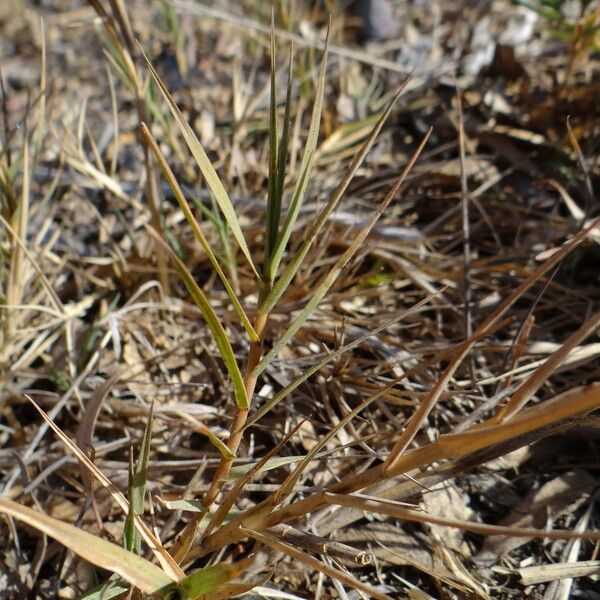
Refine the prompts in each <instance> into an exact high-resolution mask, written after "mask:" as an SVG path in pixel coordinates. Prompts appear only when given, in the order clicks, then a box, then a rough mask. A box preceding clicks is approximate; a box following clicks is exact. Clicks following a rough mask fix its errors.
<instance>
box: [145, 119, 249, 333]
mask: <svg viewBox="0 0 600 600" xmlns="http://www.w3.org/2000/svg"><path fill="white" fill-rule="evenodd" d="M140 129H141V131H142V135H143V136H144V138H145V139H146V142H147V143H148V145H149V146H150V149H151V150H152V152H153V153H154V156H155V157H156V159H157V160H158V164H159V165H160V167H161V169H162V171H163V174H164V176H165V178H166V180H167V182H168V183H169V186H170V187H171V190H173V194H174V195H175V199H176V200H177V202H178V204H179V207H180V208H181V210H182V212H183V214H184V215H185V218H186V219H187V222H188V223H189V224H190V226H191V228H192V230H193V232H194V235H195V236H196V239H197V240H198V242H199V243H200V246H202V249H203V250H204V252H205V253H206V256H207V257H208V260H209V261H210V264H211V265H212V266H213V268H214V270H215V271H216V272H217V275H218V276H219V279H220V280H221V282H222V283H223V286H224V287H225V289H226V290H227V294H228V295H229V299H230V300H231V303H232V305H233V308H234V309H235V312H236V313H237V314H238V316H239V318H240V321H241V323H242V325H243V327H244V329H245V330H246V333H247V334H248V337H249V338H250V340H251V341H257V340H258V336H257V335H256V331H254V327H252V323H250V320H249V319H248V316H247V315H246V312H245V311H244V309H243V308H242V305H241V304H240V301H239V300H238V297H237V295H236V293H235V291H234V289H233V287H232V286H231V284H230V283H229V279H228V278H227V275H225V273H224V272H223V269H222V268H221V265H220V264H219V261H218V260H217V257H216V256H215V254H214V252H213V251H212V248H211V247H210V244H209V243H208V240H207V239H206V237H205V236H204V233H202V229H201V228H200V224H199V223H198V221H197V220H196V218H195V217H194V214H193V213H192V211H191V210H190V207H189V205H188V203H187V201H186V199H185V196H184V194H183V191H182V189H181V187H180V185H179V183H178V182H177V179H176V178H175V175H174V174H173V171H171V168H170V167H169V165H168V164H167V161H166V159H165V157H164V155H163V153H162V151H161V150H160V147H159V146H158V144H157V143H156V140H155V139H154V136H153V135H152V133H151V132H150V130H149V129H148V126H147V125H146V124H145V123H142V124H141V125H140Z"/></svg>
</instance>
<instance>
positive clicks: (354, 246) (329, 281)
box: [255, 129, 431, 373]
mask: <svg viewBox="0 0 600 600" xmlns="http://www.w3.org/2000/svg"><path fill="white" fill-rule="evenodd" d="M430 135H431V129H430V130H429V131H428V133H427V135H426V136H425V138H424V139H423V141H422V142H421V143H420V144H419V147H418V148H417V149H416V151H415V152H414V154H413V155H412V157H411V159H410V160H409V161H408V163H407V165H406V166H405V167H404V169H403V171H402V173H401V174H400V176H399V177H398V179H396V181H395V182H394V184H393V185H392V187H391V189H390V191H389V192H388V193H387V194H386V196H385V198H384V199H383V202H381V204H380V205H379V207H378V208H377V210H376V211H375V212H374V213H373V215H372V216H371V218H370V219H369V221H368V222H367V224H366V225H365V226H364V227H363V228H362V229H361V230H360V231H359V232H358V234H357V235H356V237H355V238H354V239H353V240H352V243H351V244H350V245H349V246H348V249H347V250H346V251H345V252H344V253H343V254H342V256H340V258H339V259H338V260H337V261H336V262H335V264H334V265H333V267H332V269H331V270H330V271H329V273H327V275H326V276H325V277H324V278H323V281H322V282H321V283H320V284H319V285H318V287H317V289H316V290H315V293H314V294H313V296H312V297H311V299H310V300H309V301H308V302H307V304H306V306H305V307H304V308H303V309H302V310H301V311H300V314H299V315H298V316H297V317H296V318H295V319H294V320H293V321H292V323H291V325H290V326H289V327H288V329H287V330H286V331H285V333H284V334H283V335H282V336H281V338H280V339H279V340H278V341H277V342H276V343H275V344H274V346H273V348H272V349H271V350H270V351H269V352H268V353H267V354H266V355H265V356H264V357H263V359H262V360H261V361H260V363H259V364H258V365H257V366H256V369H255V373H260V372H262V371H263V370H264V369H265V368H266V367H267V366H268V364H269V363H270V362H271V361H272V360H273V359H274V358H275V357H276V356H277V355H278V354H279V353H280V352H281V350H282V349H283V348H284V346H286V345H287V343H288V342H289V341H290V340H291V339H292V337H293V336H294V335H295V334H296V332H297V331H298V330H299V329H300V328H301V327H302V325H304V323H305V321H306V320H307V319H308V318H309V317H310V315H311V314H312V313H313V312H314V310H315V309H316V308H317V306H318V305H319V303H320V302H321V300H322V299H323V297H324V296H325V294H326V293H327V292H328V291H329V289H330V288H331V286H332V285H333V284H334V283H335V281H336V279H337V278H338V277H339V275H340V273H341V272H342V269H343V268H344V267H345V266H346V265H347V264H348V261H349V260H350V259H351V258H352V257H353V256H354V254H356V252H357V251H358V249H359V248H360V247H361V246H362V244H363V242H364V241H365V239H366V237H367V236H368V235H369V233H370V232H371V230H372V229H373V227H374V226H375V223H377V221H378V219H379V217H381V215H382V214H383V213H384V211H385V210H386V209H387V207H388V206H389V205H390V202H391V201H392V200H393V199H394V198H395V197H396V194H397V193H398V190H399V189H400V187H401V186H402V184H403V183H404V180H405V179H406V176H407V175H408V173H409V172H410V170H411V169H412V167H413V165H414V164H415V162H416V160H417V158H418V157H419V155H420V154H421V152H422V151H423V148H424V147H425V144H426V143H427V140H428V139H429V136H430Z"/></svg>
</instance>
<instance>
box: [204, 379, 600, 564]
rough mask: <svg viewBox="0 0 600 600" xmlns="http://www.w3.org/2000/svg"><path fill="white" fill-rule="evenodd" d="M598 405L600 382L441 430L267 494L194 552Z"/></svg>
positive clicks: (514, 439)
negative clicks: (390, 457)
mask: <svg viewBox="0 0 600 600" xmlns="http://www.w3.org/2000/svg"><path fill="white" fill-rule="evenodd" d="M599 407H600V384H593V385H589V386H584V387H581V388H577V389H575V390H569V391H568V392H565V393H563V394H559V395H558V396H556V397H555V398H553V399H551V400H548V401H546V402H544V403H542V404H540V405H537V406H534V407H533V408H528V409H525V410H523V411H521V413H520V414H519V415H518V416H517V417H515V418H514V419H512V420H510V421H508V422H506V423H502V424H497V423H495V422H494V419H493V418H492V419H489V420H488V421H485V422H484V423H482V424H480V425H478V426H476V427H473V428H471V429H469V430H467V431H466V432H464V433H457V434H452V433H451V434H446V435H442V436H440V437H439V438H438V439H437V440H436V441H435V442H432V443H431V444H428V445H426V446H423V447H421V448H417V449H415V450H411V451H409V452H406V453H405V454H403V455H402V456H401V457H400V458H399V459H398V460H397V461H396V462H395V464H394V466H393V467H392V468H388V467H386V464H385V463H381V464H379V465H376V466H374V467H371V468H370V469H367V470H365V471H363V472H362V473H358V474H352V475H349V476H347V477H345V478H343V479H342V480H341V481H339V482H337V483H335V484H333V485H330V486H329V487H327V488H325V489H324V490H322V491H320V492H316V493H315V494H313V495H311V496H307V497H306V498H303V499H301V500H297V501H295V502H293V503H291V504H290V505H288V506H285V507H282V508H279V509H276V510H273V501H272V500H273V498H272V497H270V498H267V500H265V501H264V502H263V503H261V504H259V505H257V506H255V507H253V508H251V509H249V510H248V511H247V512H245V513H244V514H243V515H240V516H239V517H237V518H236V519H235V520H233V521H232V522H231V523H228V524H227V525H224V526H223V527H221V528H220V529H218V530H217V531H215V532H214V533H213V534H211V535H210V536H208V537H207V538H206V539H205V540H204V545H203V547H202V548H201V549H200V550H199V551H198V552H197V555H204V554H207V553H210V552H213V551H215V550H218V549H219V548H221V547H223V546H225V545H228V544H231V543H235V542H237V541H239V540H241V539H243V538H244V537H245V534H244V533H243V532H242V529H243V528H244V527H248V528H252V529H259V530H263V529H267V528H269V527H274V526H275V525H279V524H281V523H286V522H289V521H293V520H295V519H299V518H302V517H303V516H304V515H307V514H310V513H314V512H316V511H317V510H319V509H321V508H323V507H324V506H326V505H327V503H328V501H327V494H342V495H348V494H353V493H354V492H357V491H359V490H362V489H365V488H368V487H371V486H374V485H377V484H379V483H382V482H384V481H388V480H391V479H393V478H395V477H398V476H400V475H403V474H405V473H409V472H411V471H414V470H415V469H421V470H422V469H425V468H427V466H429V465H431V464H432V463H435V462H448V463H449V464H458V463H459V462H460V461H467V462H468V459H469V457H471V456H477V455H479V454H480V453H482V452H484V451H486V450H489V449H493V448H495V447H498V446H502V445H503V444H507V443H511V445H512V446H515V445H516V447H520V446H522V445H528V444H530V443H533V442H534V441H536V439H540V438H542V437H545V435H548V431H550V432H551V433H554V432H555V431H556V427H557V425H559V424H560V423H561V422H567V421H568V420H569V419H573V418H574V417H577V416H578V415H582V414H586V413H589V412H591V411H593V410H596V409H597V408H599ZM513 449H514V448H513Z"/></svg>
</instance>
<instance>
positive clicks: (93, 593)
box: [78, 575, 129, 600]
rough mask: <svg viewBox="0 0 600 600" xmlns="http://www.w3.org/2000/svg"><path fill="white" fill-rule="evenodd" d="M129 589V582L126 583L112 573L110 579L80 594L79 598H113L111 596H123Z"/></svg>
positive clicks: (82, 599)
mask: <svg viewBox="0 0 600 600" xmlns="http://www.w3.org/2000/svg"><path fill="white" fill-rule="evenodd" d="M127 590H129V584H126V583H124V582H123V581H122V580H121V578H120V577H116V576H115V575H112V576H111V577H109V579H108V581H105V582H104V583H102V584H100V585H97V586H96V587H95V588H93V589H91V590H89V591H88V592H85V593H84V594H83V595H82V596H79V599H78V600H111V598H117V597H121V596H122V595H123V594H125V593H126V592H127Z"/></svg>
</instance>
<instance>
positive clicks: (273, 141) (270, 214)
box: [265, 11, 281, 263]
mask: <svg viewBox="0 0 600 600" xmlns="http://www.w3.org/2000/svg"><path fill="white" fill-rule="evenodd" d="M277 166H278V148H277V59H276V47H275V13H274V12H273V11H271V96H270V104H269V187H268V194H267V221H266V224H265V263H268V261H269V258H270V256H271V252H272V250H273V248H274V247H275V243H276V242H277V233H278V231H279V218H280V211H281V205H280V206H279V207H278V206H277Z"/></svg>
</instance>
